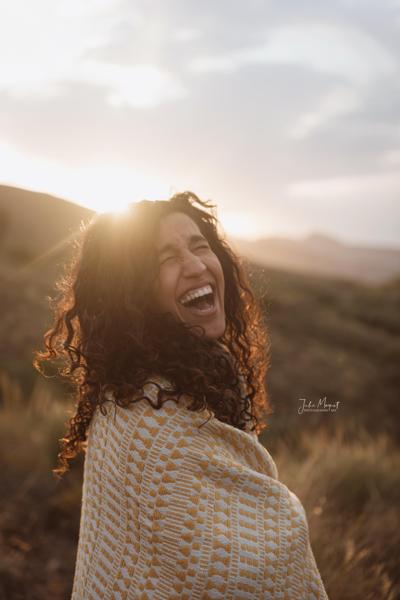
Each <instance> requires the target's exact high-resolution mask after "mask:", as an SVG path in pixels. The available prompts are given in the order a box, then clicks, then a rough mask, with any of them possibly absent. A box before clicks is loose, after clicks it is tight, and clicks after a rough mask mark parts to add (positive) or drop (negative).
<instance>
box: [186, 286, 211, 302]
mask: <svg viewBox="0 0 400 600" xmlns="http://www.w3.org/2000/svg"><path fill="white" fill-rule="evenodd" d="M212 293H213V289H212V287H211V285H205V286H204V287H201V288H198V289H197V290H193V291H191V292H188V293H187V294H185V295H184V296H183V297H182V298H181V299H180V303H181V304H183V305H185V304H187V303H188V302H190V301H191V300H194V299H195V298H200V296H206V295H207V294H212Z"/></svg>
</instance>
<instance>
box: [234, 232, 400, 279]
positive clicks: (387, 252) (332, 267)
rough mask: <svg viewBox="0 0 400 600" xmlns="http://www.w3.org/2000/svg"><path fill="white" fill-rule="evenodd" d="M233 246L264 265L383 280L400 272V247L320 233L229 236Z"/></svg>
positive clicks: (334, 275) (242, 253) (335, 275)
mask: <svg viewBox="0 0 400 600" xmlns="http://www.w3.org/2000/svg"><path fill="white" fill-rule="evenodd" d="M230 242H231V244H232V246H233V248H234V249H235V250H236V251H237V252H238V253H239V254H241V255H243V256H245V257H246V258H248V259H250V260H252V261H253V262H256V263H258V264H262V265H266V266H268V265H270V266H273V267H277V268H281V269H290V270H293V271H302V272H309V273H310V272H311V273H318V274H320V275H328V276H333V277H344V278H348V279H354V280H359V281H364V282H366V283H381V282H384V281H387V280H388V279H391V278H392V277H395V276H396V275H399V274H400V248H379V247H377V248H375V247H372V246H371V247H370V246H359V245H350V244H346V243H343V242H341V241H339V240H336V239H335V238H332V237H329V236H327V235H322V234H320V233H313V234H311V235H309V236H308V237H306V238H305V239H304V240H290V239H285V238H278V237H270V238H265V239H259V240H254V241H248V240H241V239H239V238H230Z"/></svg>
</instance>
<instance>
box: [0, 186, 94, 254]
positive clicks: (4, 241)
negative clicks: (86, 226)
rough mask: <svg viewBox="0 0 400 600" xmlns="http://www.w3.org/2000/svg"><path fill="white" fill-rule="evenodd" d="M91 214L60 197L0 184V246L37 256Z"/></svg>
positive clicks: (89, 211)
mask: <svg viewBox="0 0 400 600" xmlns="http://www.w3.org/2000/svg"><path fill="white" fill-rule="evenodd" d="M93 214H94V213H93V211H92V210H89V209H87V208H84V207H83V206H79V205H78V204H74V203H73V202H68V201H67V200H62V199H61V198H56V197H54V196H50V195H48V194H41V193H39V192H32V191H29V190H23V189H20V188H15V187H9V186H5V185H0V244H1V247H2V249H3V251H4V250H5V249H6V250H7V251H9V252H21V254H22V253H23V252H25V251H26V253H27V255H29V254H31V255H32V256H37V255H39V254H41V253H43V252H46V251H48V250H50V249H51V248H53V247H54V246H56V245H59V244H60V242H61V243H62V242H63V240H64V241H65V240H66V238H67V236H68V235H69V234H71V233H73V232H74V231H75V230H76V229H77V228H78V227H79V224H80V221H81V220H82V219H84V220H87V219H89V218H90V217H91V216H92V215H93Z"/></svg>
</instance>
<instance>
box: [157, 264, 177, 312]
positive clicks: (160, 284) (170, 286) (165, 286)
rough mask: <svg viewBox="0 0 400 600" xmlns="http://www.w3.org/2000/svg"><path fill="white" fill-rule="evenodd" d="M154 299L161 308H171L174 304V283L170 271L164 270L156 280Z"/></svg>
mask: <svg viewBox="0 0 400 600" xmlns="http://www.w3.org/2000/svg"><path fill="white" fill-rule="evenodd" d="M156 300H157V304H158V305H159V306H160V307H161V308H165V309H166V308H171V307H172V306H173V305H174V304H175V284H174V277H173V275H172V274H171V273H168V272H167V271H164V272H163V273H161V274H160V275H159V277H158V279H157V282H156Z"/></svg>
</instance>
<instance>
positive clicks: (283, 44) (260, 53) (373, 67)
mask: <svg viewBox="0 0 400 600" xmlns="http://www.w3.org/2000/svg"><path fill="white" fill-rule="evenodd" d="M266 37H267V40H266V41H265V43H263V44H260V45H258V46H253V47H245V48H242V49H240V50H236V51H234V52H230V53H227V54H225V55H224V54H220V55H216V56H204V57H198V58H196V59H194V60H192V61H190V67H191V68H192V69H193V70H194V71H198V72H202V71H203V72H204V71H205V72H207V71H234V70H237V69H239V68H241V67H244V66H246V65H251V64H256V63H262V64H268V63H275V64H297V65H301V66H305V67H308V68H310V69H315V70H316V71H319V72H322V73H325V74H326V73H330V74H331V75H334V76H336V77H338V78H343V79H347V80H348V81H349V82H351V83H354V82H356V83H366V82H369V81H371V79H375V78H376V77H379V76H381V75H382V76H387V75H391V74H393V73H395V71H396V61H395V59H394V58H393V57H392V56H391V55H390V53H389V52H387V50H386V49H385V48H384V47H382V45H381V44H379V43H378V42H377V41H376V40H375V39H374V38H373V37H372V36H370V35H368V34H367V33H365V32H363V31H361V30H359V29H357V28H356V27H351V26H349V25H347V26H345V25H342V24H340V25H334V24H327V23H310V24H301V23H298V24H294V25H288V26H283V27H278V28H276V29H274V30H272V31H270V32H269V34H268V35H267V36H266Z"/></svg>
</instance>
